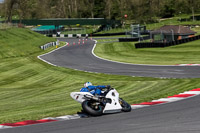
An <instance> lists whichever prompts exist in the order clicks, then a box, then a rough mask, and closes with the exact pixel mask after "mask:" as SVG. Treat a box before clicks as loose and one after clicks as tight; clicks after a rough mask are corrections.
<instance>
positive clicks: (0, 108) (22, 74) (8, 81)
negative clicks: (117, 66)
mask: <svg viewBox="0 0 200 133" xmlns="http://www.w3.org/2000/svg"><path fill="white" fill-rule="evenodd" d="M5 34H6V35H5ZM0 36H1V38H2V39H1V40H0V46H1V49H0V53H1V55H0V92H1V93H0V114H1V115H0V123H7V122H18V121H23V120H38V119H41V118H45V117H55V116H60V115H67V114H74V113H76V112H77V111H80V109H81V106H80V104H79V103H77V102H75V101H74V100H72V98H71V97H70V96H69V94H70V92H73V91H79V89H80V88H81V87H83V84H84V82H86V81H90V82H92V83H93V84H96V85H97V84H104V85H107V84H110V85H112V86H113V87H115V88H116V89H117V90H118V91H119V93H120V96H121V97H122V98H124V99H125V100H126V101H128V102H129V103H140V102H144V101H151V100H152V99H158V98H161V97H166V96H169V95H174V94H177V93H180V92H183V91H186V90H190V89H194V88H197V87H199V86H200V83H199V79H158V78H145V77H129V76H118V75H107V74H93V73H86V72H82V71H75V70H72V69H67V68H61V67H54V66H50V65H48V64H46V63H44V62H42V61H40V60H38V59H37V58H36V57H37V56H38V55H41V54H43V53H44V52H48V51H49V50H52V49H54V48H50V49H48V50H47V51H43V50H41V49H39V46H40V45H43V44H45V43H46V42H49V41H54V40H52V38H46V37H44V36H42V35H39V34H37V33H34V32H31V31H29V30H26V29H9V30H6V31H0Z"/></svg>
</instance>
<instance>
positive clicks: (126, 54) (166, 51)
mask: <svg viewBox="0 0 200 133" xmlns="http://www.w3.org/2000/svg"><path fill="white" fill-rule="evenodd" d="M199 52H200V41H199V40H198V41H194V42H189V43H185V44H181V45H177V46H172V47H166V48H144V49H135V45H134V43H133V42H116V43H105V44H97V47H96V48H95V54H96V55H97V56H100V57H103V58H106V59H110V60H114V61H120V62H126V63H133V64H157V65H176V64H200V60H199V58H200V55H199Z"/></svg>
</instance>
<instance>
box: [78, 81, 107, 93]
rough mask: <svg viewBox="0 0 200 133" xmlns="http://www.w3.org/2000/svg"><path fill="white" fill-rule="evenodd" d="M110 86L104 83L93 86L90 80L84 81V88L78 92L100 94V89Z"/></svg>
mask: <svg viewBox="0 0 200 133" xmlns="http://www.w3.org/2000/svg"><path fill="white" fill-rule="evenodd" d="M108 87H110V86H109V85H108V86H105V85H98V86H93V85H92V83H91V82H86V83H85V84H84V88H82V89H81V90H80V92H90V93H91V94H92V95H94V96H100V95H101V94H102V92H101V90H102V89H105V88H108Z"/></svg>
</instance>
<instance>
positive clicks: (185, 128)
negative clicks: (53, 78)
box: [1, 96, 200, 133]
mask: <svg viewBox="0 0 200 133" xmlns="http://www.w3.org/2000/svg"><path fill="white" fill-rule="evenodd" d="M199 112H200V96H196V97H193V98H189V99H186V100H182V101H178V102H174V103H169V104H162V105H159V106H151V107H146V108H141V109H135V110H132V112H130V113H119V114H113V115H105V116H102V117H98V118H97V117H93V118H83V119H78V120H70V121H59V122H52V123H46V124H41V125H31V126H24V127H18V128H13V129H3V130H1V131H2V132H3V133H27V132H28V133H122V132H125V133H179V132H180V133H199V132H200V126H199V125H200V115H198V114H199Z"/></svg>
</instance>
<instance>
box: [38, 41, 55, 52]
mask: <svg viewBox="0 0 200 133" xmlns="http://www.w3.org/2000/svg"><path fill="white" fill-rule="evenodd" d="M56 45H57V42H50V43H47V44H45V45H43V46H40V48H41V49H43V50H45V49H47V48H49V47H52V46H56Z"/></svg>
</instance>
